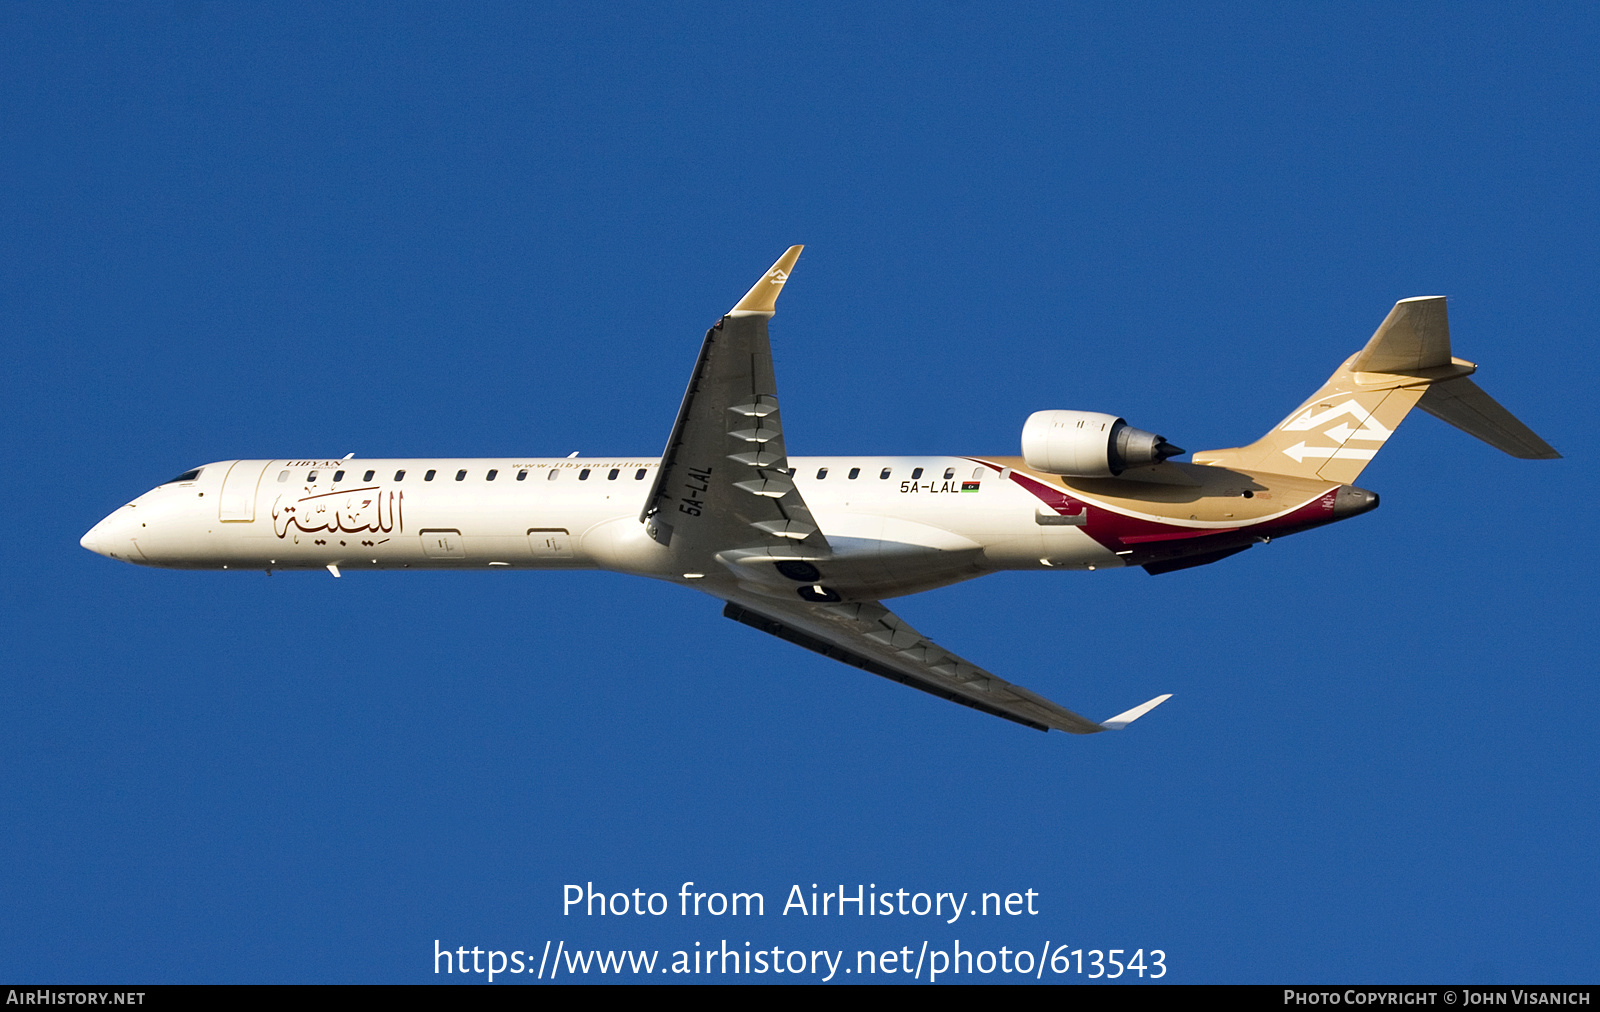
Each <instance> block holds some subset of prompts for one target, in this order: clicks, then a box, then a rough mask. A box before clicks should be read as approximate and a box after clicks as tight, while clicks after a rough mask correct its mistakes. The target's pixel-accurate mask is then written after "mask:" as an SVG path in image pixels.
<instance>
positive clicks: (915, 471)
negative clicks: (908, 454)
mask: <svg viewBox="0 0 1600 1012" xmlns="http://www.w3.org/2000/svg"><path fill="white" fill-rule="evenodd" d="M920 477H922V468H920V467H914V468H912V469H911V480H912V481H916V480H917V479H918V478H920Z"/></svg>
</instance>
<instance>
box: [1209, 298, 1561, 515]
mask: <svg viewBox="0 0 1600 1012" xmlns="http://www.w3.org/2000/svg"><path fill="white" fill-rule="evenodd" d="M1475 370H1477V365H1474V363H1472V362H1466V360H1462V359H1454V357H1451V354H1450V319H1448V317H1446V315H1445V299H1443V296H1422V298H1413V299H1402V301H1398V303H1395V307H1394V309H1392V311H1389V315H1387V317H1384V322H1382V323H1381V325H1379V327H1378V331H1376V333H1374V335H1373V338H1371V339H1370V341H1368V343H1366V347H1363V349H1362V351H1358V352H1355V354H1354V355H1350V357H1349V359H1347V360H1346V362H1344V365H1341V367H1339V370H1338V371H1336V373H1333V376H1330V378H1328V383H1325V384H1323V388H1322V389H1320V391H1317V392H1315V394H1312V396H1310V399H1309V400H1306V404H1302V405H1299V407H1298V408H1294V412H1293V413H1291V415H1290V416H1288V418H1285V420H1283V421H1282V423H1280V424H1278V426H1277V428H1274V429H1272V431H1270V432H1267V434H1266V436H1262V437H1261V439H1258V440H1256V442H1253V444H1250V445H1248V447H1235V448H1232V450H1205V452H1200V453H1195V455H1194V461H1195V463H1197V464H1227V466H1235V468H1243V469H1246V471H1266V472H1269V474H1291V476H1296V477H1318V479H1323V480H1328V482H1339V484H1346V485H1347V484H1350V482H1354V480H1355V477H1357V476H1358V474H1360V472H1362V469H1363V468H1365V466H1366V461H1370V460H1373V458H1374V456H1378V450H1381V448H1382V445H1384V442H1386V440H1387V439H1389V437H1390V436H1394V431H1395V428H1397V426H1398V424H1400V421H1402V420H1403V418H1405V416H1406V413H1408V412H1410V410H1411V408H1413V407H1418V405H1421V408H1422V410H1424V412H1427V413H1429V415H1434V416H1437V418H1442V420H1443V421H1448V423H1450V424H1453V426H1456V428H1458V429H1461V431H1462V432H1467V434H1469V436H1477V437H1478V439H1482V440H1483V442H1486V444H1490V445H1491V447H1496V448H1499V450H1504V452H1506V453H1510V455H1512V456H1523V458H1554V456H1560V453H1557V452H1555V450H1554V448H1550V445H1549V444H1547V442H1544V440H1542V439H1539V437H1538V436H1534V432H1533V429H1530V428H1528V426H1525V424H1522V423H1520V421H1517V420H1515V418H1514V416H1512V413H1510V412H1507V410H1506V408H1502V407H1501V405H1499V404H1496V402H1494V400H1493V399H1491V397H1490V396H1488V394H1485V392H1483V391H1482V389H1478V386H1477V384H1475V383H1472V381H1470V380H1467V376H1470V375H1472V373H1474V371H1475Z"/></svg>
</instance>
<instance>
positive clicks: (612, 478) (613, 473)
mask: <svg viewBox="0 0 1600 1012" xmlns="http://www.w3.org/2000/svg"><path fill="white" fill-rule="evenodd" d="M621 473H622V472H621V471H619V470H617V469H616V468H614V467H613V468H612V469H611V473H610V474H608V475H606V481H616V480H617V475H619V474H621Z"/></svg>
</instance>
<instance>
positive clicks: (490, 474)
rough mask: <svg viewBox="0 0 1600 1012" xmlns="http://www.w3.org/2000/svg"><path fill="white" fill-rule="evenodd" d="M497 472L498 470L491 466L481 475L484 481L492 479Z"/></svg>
mask: <svg viewBox="0 0 1600 1012" xmlns="http://www.w3.org/2000/svg"><path fill="white" fill-rule="evenodd" d="M499 473H500V472H499V471H498V470H497V469H493V468H491V469H490V471H489V473H488V474H486V475H484V476H483V480H484V481H494V479H495V476H496V475H498V474H499Z"/></svg>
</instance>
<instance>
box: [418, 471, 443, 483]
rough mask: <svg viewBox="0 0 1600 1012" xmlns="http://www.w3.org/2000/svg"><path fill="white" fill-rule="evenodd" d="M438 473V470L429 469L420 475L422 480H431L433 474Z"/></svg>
mask: <svg viewBox="0 0 1600 1012" xmlns="http://www.w3.org/2000/svg"><path fill="white" fill-rule="evenodd" d="M438 473H439V472H438V471H431V470H430V471H429V472H428V473H427V474H425V475H423V476H422V480H423V481H432V480H433V476H434V475H436V474H438Z"/></svg>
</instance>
